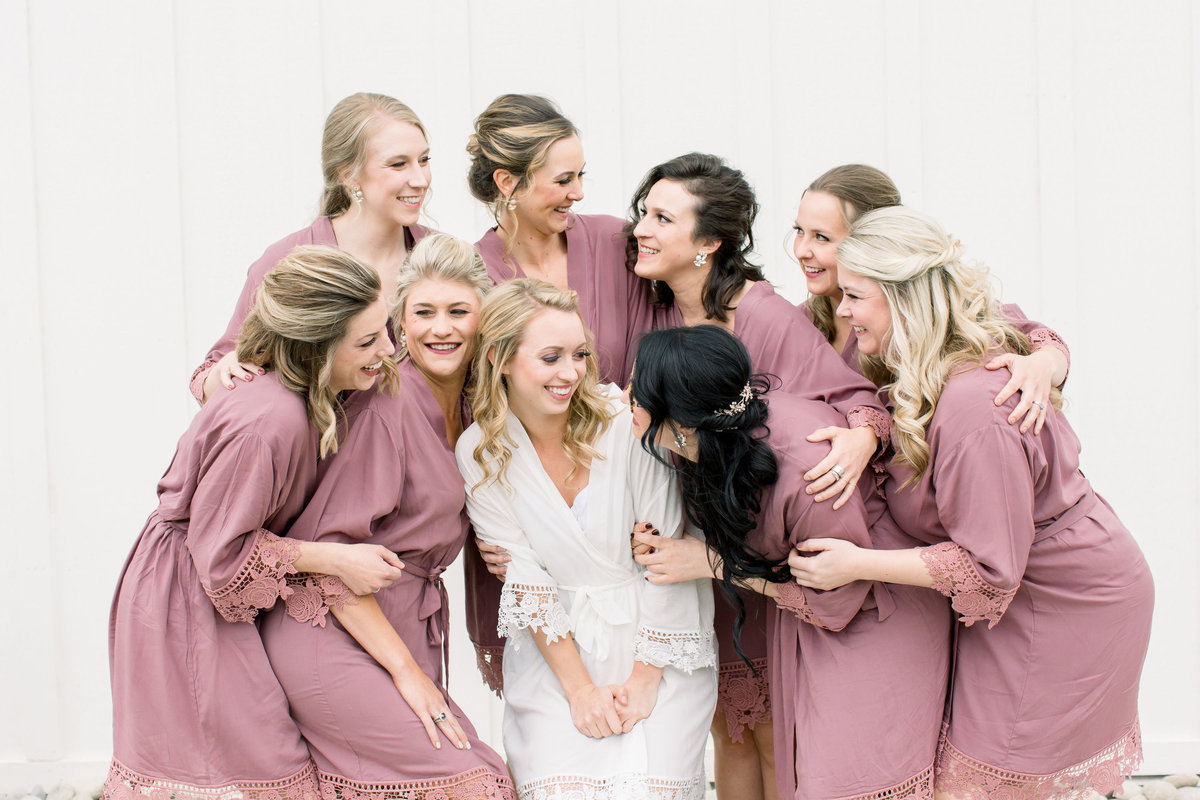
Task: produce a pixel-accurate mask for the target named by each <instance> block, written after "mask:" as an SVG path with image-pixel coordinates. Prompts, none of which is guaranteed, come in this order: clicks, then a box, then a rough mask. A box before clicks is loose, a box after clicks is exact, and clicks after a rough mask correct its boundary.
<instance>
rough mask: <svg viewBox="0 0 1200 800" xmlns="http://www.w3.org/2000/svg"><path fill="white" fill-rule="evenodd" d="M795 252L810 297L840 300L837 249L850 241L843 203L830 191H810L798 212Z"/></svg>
mask: <svg viewBox="0 0 1200 800" xmlns="http://www.w3.org/2000/svg"><path fill="white" fill-rule="evenodd" d="M794 229H795V231H796V238H795V239H794V240H793V241H792V252H793V253H795V255H796V260H797V261H799V262H800V267H801V269H803V270H804V280H805V283H806V284H807V288H808V291H809V293H810V294H814V295H823V296H825V297H832V298H834V299H835V300H836V299H837V297H838V294H839V291H838V271H837V246H838V243H839V242H841V241H842V240H843V239H845V238H846V234H847V232H848V231H847V227H846V215H845V214H844V213H843V212H842V201H841V200H839V199H838V198H836V197H834V196H833V195H831V194H829V193H828V192H822V191H820V190H818V189H813V190H809V191H807V192H805V193H804V197H802V198H800V208H799V209H798V210H797V211H796V224H795V228H794Z"/></svg>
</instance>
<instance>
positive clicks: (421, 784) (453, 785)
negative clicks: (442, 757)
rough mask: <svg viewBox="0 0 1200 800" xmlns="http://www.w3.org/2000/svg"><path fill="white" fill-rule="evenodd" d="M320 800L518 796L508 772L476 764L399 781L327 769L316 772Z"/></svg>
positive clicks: (502, 799) (505, 799)
mask: <svg viewBox="0 0 1200 800" xmlns="http://www.w3.org/2000/svg"><path fill="white" fill-rule="evenodd" d="M317 783H318V785H319V786H320V791H321V800H480V799H482V798H486V800H517V792H516V790H515V789H514V788H513V784H512V781H511V780H510V779H509V777H508V776H507V775H503V776H502V775H497V774H496V773H494V772H492V771H491V770H489V769H488V768H487V767H477V768H475V769H473V770H469V771H467V772H460V773H459V774H457V775H450V776H449V777H445V778H430V779H427V780H417V781H400V782H397V783H359V782H358V781H352V780H349V779H348V778H343V777H341V776H340V775H333V774H330V773H328V772H318V773H317Z"/></svg>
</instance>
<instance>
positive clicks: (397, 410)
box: [262, 359, 515, 800]
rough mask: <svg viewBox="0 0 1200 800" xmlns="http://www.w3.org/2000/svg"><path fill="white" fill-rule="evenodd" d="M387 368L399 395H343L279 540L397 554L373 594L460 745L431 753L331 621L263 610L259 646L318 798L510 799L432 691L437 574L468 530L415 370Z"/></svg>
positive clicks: (438, 415) (439, 645)
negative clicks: (302, 500) (326, 456)
mask: <svg viewBox="0 0 1200 800" xmlns="http://www.w3.org/2000/svg"><path fill="white" fill-rule="evenodd" d="M400 374H401V388H400V392H399V394H397V395H389V394H386V393H379V392H375V391H367V392H356V393H354V395H353V396H352V397H351V399H350V400H349V401H348V403H347V410H346V415H347V420H348V424H349V432H348V433H347V435H346V437H345V441H344V442H343V444H342V446H341V448H340V449H339V450H338V453H337V455H335V456H333V457H332V458H331V459H330V460H329V462H328V467H326V468H324V469H322V474H321V477H320V481H319V483H318V486H317V489H316V492H315V494H314V495H313V498H312V500H311V502H310V503H309V504H308V507H307V508H306V509H305V510H304V513H303V514H301V516H300V517H299V518H298V519H297V520H296V522H295V524H293V526H292V530H291V535H292V536H293V537H295V538H299V539H305V540H312V541H332V542H370V543H372V544H380V545H383V546H384V547H387V548H388V549H390V550H393V551H394V552H395V553H396V554H397V555H399V556H400V560H401V561H403V562H404V564H405V567H404V574H403V575H402V576H401V577H400V578H399V579H398V580H397V581H396V582H395V583H393V584H392V585H391V586H389V587H387V588H385V589H382V590H381V591H379V592H378V593H377V594H376V595H375V599H376V600H377V601H378V602H379V605H380V607H381V608H382V609H383V612H384V614H385V615H386V616H387V618H388V620H389V621H390V622H391V623H392V626H393V627H394V628H395V629H396V632H397V633H399V634H400V637H401V638H402V639H403V640H404V643H405V645H406V646H407V647H408V649H409V651H410V652H411V653H412V656H413V658H414V659H415V660H416V662H417V664H418V665H419V666H420V667H421V669H422V671H423V672H424V673H425V674H426V675H427V676H428V677H429V679H430V680H431V681H433V682H434V684H435V685H437V686H438V687H439V688H440V689H441V690H442V693H443V695H444V696H445V697H446V702H447V704H448V705H449V708H450V709H451V711H452V713H453V714H454V716H455V717H457V718H458V721H459V724H460V725H461V726H462V728H463V730H464V731H465V732H466V733H467V736H468V737H469V739H470V742H471V746H472V749H470V750H457V749H456V748H454V747H453V746H452V745H450V744H449V743H448V741H446V739H445V737H444V736H443V737H442V747H441V749H440V750H438V749H434V747H433V745H432V744H430V742H429V737H428V735H427V734H426V732H425V728H424V726H423V725H422V723H421V721H420V720H419V719H418V718H417V716H416V714H415V713H414V712H413V710H412V709H411V708H410V707H409V705H408V704H407V703H406V702H405V701H404V698H403V697H402V696H401V695H400V692H399V691H398V690H397V689H396V686H395V684H394V683H393V682H392V679H391V676H390V675H389V673H388V672H387V670H385V669H384V668H383V667H382V666H380V665H379V664H378V662H376V661H375V660H374V659H373V658H372V657H371V656H370V655H369V654H368V653H367V652H366V651H365V650H363V648H362V647H361V646H360V645H359V644H358V642H357V641H356V640H355V639H354V638H353V637H352V636H350V634H348V633H346V631H345V629H343V628H342V627H341V625H338V624H332V625H327V626H325V627H324V628H318V627H314V626H312V625H309V624H302V623H299V622H297V621H296V620H295V619H292V618H291V617H289V616H287V615H286V614H282V613H279V611H278V610H276V611H274V612H272V613H271V614H268V615H267V616H266V617H265V618H264V619H263V623H262V636H263V641H264V643H265V645H266V648H267V653H268V655H269V656H270V659H271V665H272V666H273V667H274V669H275V673H276V675H278V676H279V682H280V683H281V684H282V685H283V689H284V692H285V693H286V694H287V698H288V701H289V702H290V703H291V708H292V716H293V718H294V719H295V720H296V724H297V725H298V726H299V727H300V731H301V733H302V734H303V735H304V738H305V739H307V740H308V742H309V744H310V745H311V746H312V751H313V759H314V760H315V761H316V764H317V769H318V773H317V778H318V782H319V784H320V788H321V791H322V793H323V795H324V796H326V797H330V796H333V795H334V794H337V793H339V792H343V793H344V792H346V791H347V789H350V790H352V792H353V793H354V794H353V796H354V797H356V798H359V799H360V800H365V799H366V798H373V797H377V798H383V797H395V796H397V793H401V794H402V793H405V792H412V793H413V796H414V797H415V796H420V797H425V794H424V793H425V792H432V793H434V794H436V793H437V792H438V791H443V792H445V795H444V796H445V797H447V798H475V797H493V796H494V797H497V798H499V797H509V798H513V797H515V795H514V793H513V788H512V783H511V781H510V780H509V778H508V772H507V770H506V768H505V766H504V761H503V759H501V758H500V756H499V755H498V754H497V753H496V752H495V751H494V750H492V748H490V747H488V746H487V745H486V744H485V743H483V742H482V741H481V740H480V739H479V737H478V735H477V734H476V732H475V728H474V726H472V724H471V722H470V720H468V719H467V717H466V715H465V714H464V713H463V712H462V709H460V708H459V707H458V705H457V704H456V703H454V702H453V701H452V700H451V699H450V697H449V696H448V695H446V694H445V682H446V675H445V671H444V662H443V657H444V656H445V654H446V649H445V648H446V637H447V636H448V634H449V632H448V630H447V624H448V621H449V614H450V609H449V606H448V598H447V596H446V589H445V586H444V585H443V583H442V578H441V575H442V573H443V572H444V571H445V570H446V568H447V567H448V566H449V565H450V563H451V562H452V561H453V560H454V559H455V558H456V557H457V556H458V553H459V551H460V550H461V549H462V547H463V543H464V542H465V541H466V537H467V521H466V514H465V513H464V511H463V504H464V500H465V498H464V490H463V482H462V478H461V476H460V475H459V473H458V467H457V465H456V464H455V461H454V452H453V451H452V450H451V449H450V445H449V444H448V443H447V441H446V422H445V418H444V417H443V415H442V411H441V409H440V407H439V406H438V404H437V401H436V400H435V398H434V397H433V394H432V392H431V391H430V389H429V386H428V384H427V383H426V382H425V379H424V377H422V375H421V374H420V372H418V371H417V369H416V368H415V367H414V366H412V364H411V362H409V361H408V360H407V359H406V360H405V361H403V362H402V363H401V365H400ZM406 796H407V795H406ZM431 796H432V795H431ZM436 796H438V797H442V796H443V795H440V794H438V795H436Z"/></svg>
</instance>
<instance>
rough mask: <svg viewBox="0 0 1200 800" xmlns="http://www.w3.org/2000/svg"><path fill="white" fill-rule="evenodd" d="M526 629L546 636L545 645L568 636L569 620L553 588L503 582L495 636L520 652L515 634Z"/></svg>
mask: <svg viewBox="0 0 1200 800" xmlns="http://www.w3.org/2000/svg"><path fill="white" fill-rule="evenodd" d="M526 629H529V630H531V631H538V630H540V631H542V632H543V633H545V634H546V641H547V642H556V641H558V640H559V639H563V638H565V637H566V636H567V635H568V634H570V633H571V630H572V627H571V617H570V615H568V614H567V610H566V609H565V608H563V604H562V603H561V602H559V600H558V591H557V590H555V589H554V588H553V587H550V586H530V585H527V584H522V583H515V584H514V583H506V584H504V589H503V590H502V591H501V592H500V613H499V618H498V619H497V621H496V633H498V634H499V635H500V636H501V637H502V638H508V639H510V640H511V641H512V643H513V647H514V648H515V649H520V644H519V637H518V636H517V634H519V633H521V632H522V631H524V630H526Z"/></svg>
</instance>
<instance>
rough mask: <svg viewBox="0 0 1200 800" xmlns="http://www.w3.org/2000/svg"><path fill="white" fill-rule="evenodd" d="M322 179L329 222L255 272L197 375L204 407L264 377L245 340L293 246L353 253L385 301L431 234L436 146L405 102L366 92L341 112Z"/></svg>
mask: <svg viewBox="0 0 1200 800" xmlns="http://www.w3.org/2000/svg"><path fill="white" fill-rule="evenodd" d="M321 172H322V174H323V176H324V180H325V188H324V189H323V190H322V194H321V215H320V216H319V217H317V219H316V221H314V222H313V224H312V225H309V226H308V227H307V228H304V229H303V230H300V231H297V232H295V233H293V234H291V235H290V236H286V237H284V238H283V239H280V240H279V241H278V242H276V243H275V244H273V245H271V246H270V247H268V248H267V250H266V252H264V253H263V254H262V256H261V257H260V258H259V259H258V260H257V261H255V262H254V263H253V264H251V265H250V269H249V271H248V272H247V274H246V284H245V286H244V287H243V288H242V294H241V297H239V298H238V301H237V305H236V306H235V307H234V310H233V316H232V317H231V318H230V320H229V326H228V327H227V328H226V330H225V334H224V335H223V336H222V337H221V338H220V339H219V340H218V341H217V343H216V344H214V345H213V346H212V349H210V350H209V352H208V355H206V356H205V358H204V362H203V363H202V364H201V365H200V366H199V367H197V368H196V371H195V373H193V375H192V381H191V389H192V394H193V395H195V397H196V399H197V400H199V401H200V402H201V403H203V402H205V401H206V400H207V399H208V398H209V397H211V396H212V394H213V391H214V390H215V389H216V387H217V386H218V384H220V385H223V386H224V387H225V388H226V389H232V388H234V386H235V385H236V384H235V383H234V381H233V379H234V378H239V379H241V380H243V381H246V382H249V381H252V380H254V376H255V375H258V374H261V371H260V369H259V368H258V367H256V366H255V365H253V364H249V363H239V362H238V361H237V359H236V357H235V352H234V351H235V349H236V339H237V333H238V331H239V330H240V329H241V327H242V320H243V319H245V318H246V314H247V312H249V310H250V307H251V305H253V303H254V293H255V292H256V291H258V286H259V284H260V283H262V278H263V275H265V274H266V273H267V271H268V270H270V269H272V268H273V267H274V266H275V264H276V263H277V262H278V261H279V259H281V258H283V257H284V256H285V255H287V254H288V252H290V251H291V249H292V248H293V247H296V246H298V245H306V244H322V245H329V246H330V247H337V248H339V249H341V250H345V251H346V252H348V253H350V254H351V255H353V256H354V257H355V258H357V259H359V260H360V261H362V262H363V263H364V264H368V265H370V266H372V267H374V268H375V270H376V271H378V272H379V275H380V278H381V279H382V281H383V290H384V294H385V295H386V296H388V297H391V295H392V291H393V289H394V288H395V285H396V273H397V272H398V271H399V270H400V265H401V264H402V263H403V262H404V257H405V256H406V255H407V254H408V252H409V250H411V249H412V247H413V245H414V244H416V242H418V241H419V240H420V239H421V238H422V237H424V236H425V235H426V234H428V233H429V229H427V228H425V227H423V226H421V225H418V224H417V220H418V219H419V218H420V215H421V207H422V205H423V203H424V202H425V197H426V195H427V193H428V191H429V183H430V179H431V175H430V170H429V142H428V140H427V137H426V135H425V126H424V125H423V124H422V123H421V120H420V119H419V118H418V117H417V115H416V114H415V113H413V110H412V109H411V108H409V107H408V106H406V105H404V103H401V102H400V101H399V100H395V99H393V98H391V97H388V96H386V95H382V94H368V93H366V92H359V93H358V94H352V95H350V96H349V97H347V98H344V99H343V100H342V101H341V102H339V103H338V104H337V105H336V106H334V107H333V110H332V111H330V112H329V116H328V117H327V118H326V119H325V133H324V136H323V137H322V139H321Z"/></svg>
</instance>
